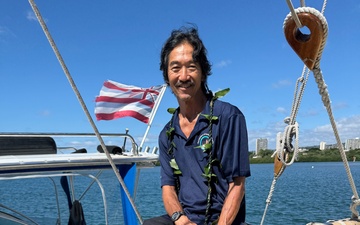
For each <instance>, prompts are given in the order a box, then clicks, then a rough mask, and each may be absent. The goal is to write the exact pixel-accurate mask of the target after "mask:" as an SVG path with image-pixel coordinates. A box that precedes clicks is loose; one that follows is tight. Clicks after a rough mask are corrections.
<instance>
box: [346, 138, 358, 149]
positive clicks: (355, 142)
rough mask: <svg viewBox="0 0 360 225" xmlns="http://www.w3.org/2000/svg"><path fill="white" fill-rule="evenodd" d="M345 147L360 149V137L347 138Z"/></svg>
mask: <svg viewBox="0 0 360 225" xmlns="http://www.w3.org/2000/svg"><path fill="white" fill-rule="evenodd" d="M345 148H346V150H354V149H360V139H359V138H354V139H347V140H346V144H345Z"/></svg>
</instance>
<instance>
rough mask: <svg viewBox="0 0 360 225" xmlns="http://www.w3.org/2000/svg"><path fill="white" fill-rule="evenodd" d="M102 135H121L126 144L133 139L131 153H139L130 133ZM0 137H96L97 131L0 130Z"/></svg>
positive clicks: (135, 154) (103, 135) (136, 154)
mask: <svg viewBox="0 0 360 225" xmlns="http://www.w3.org/2000/svg"><path fill="white" fill-rule="evenodd" d="M100 135H101V136H102V137H120V138H124V139H125V140H124V145H123V147H125V142H126V140H127V139H129V140H130V141H131V150H130V152H131V154H133V155H134V156H138V155H139V148H138V145H137V144H136V142H135V139H134V138H133V137H132V136H131V135H130V134H128V133H102V134H100ZM0 137H96V134H95V133H37V132H26V133H21V132H0ZM66 148H67V149H71V148H74V147H58V149H66ZM123 150H125V149H123Z"/></svg>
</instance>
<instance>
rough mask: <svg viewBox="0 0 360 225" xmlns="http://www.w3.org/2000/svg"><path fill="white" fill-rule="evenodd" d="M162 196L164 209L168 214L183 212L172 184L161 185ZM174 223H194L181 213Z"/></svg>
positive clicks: (183, 224) (191, 224)
mask: <svg viewBox="0 0 360 225" xmlns="http://www.w3.org/2000/svg"><path fill="white" fill-rule="evenodd" d="M162 198H163V202H164V207H165V210H166V212H167V214H168V215H169V216H171V215H172V214H173V213H174V212H179V211H181V212H183V208H182V206H181V204H180V202H179V200H178V196H177V194H176V191H175V187H174V186H169V185H164V186H163V187H162ZM175 224H176V225H185V224H186V225H196V224H195V223H193V222H191V221H190V220H189V218H188V217H187V216H186V215H182V216H181V217H180V218H179V219H178V220H177V221H175Z"/></svg>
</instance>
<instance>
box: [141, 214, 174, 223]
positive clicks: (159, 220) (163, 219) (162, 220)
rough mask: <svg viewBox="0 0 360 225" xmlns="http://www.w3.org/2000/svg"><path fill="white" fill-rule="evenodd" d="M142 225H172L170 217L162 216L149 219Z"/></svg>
mask: <svg viewBox="0 0 360 225" xmlns="http://www.w3.org/2000/svg"><path fill="white" fill-rule="evenodd" d="M143 225H174V223H173V221H172V220H171V218H170V216H168V215H162V216H159V217H154V218H151V219H147V220H144V223H143Z"/></svg>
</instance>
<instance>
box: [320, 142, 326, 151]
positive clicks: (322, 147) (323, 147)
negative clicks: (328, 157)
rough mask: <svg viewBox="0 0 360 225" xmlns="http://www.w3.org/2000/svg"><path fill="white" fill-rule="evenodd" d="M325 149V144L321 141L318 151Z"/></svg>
mask: <svg viewBox="0 0 360 225" xmlns="http://www.w3.org/2000/svg"><path fill="white" fill-rule="evenodd" d="M325 149H326V142H324V141H322V142H320V150H325Z"/></svg>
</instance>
